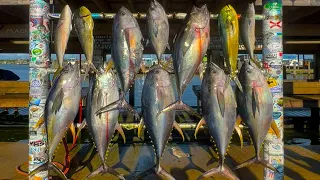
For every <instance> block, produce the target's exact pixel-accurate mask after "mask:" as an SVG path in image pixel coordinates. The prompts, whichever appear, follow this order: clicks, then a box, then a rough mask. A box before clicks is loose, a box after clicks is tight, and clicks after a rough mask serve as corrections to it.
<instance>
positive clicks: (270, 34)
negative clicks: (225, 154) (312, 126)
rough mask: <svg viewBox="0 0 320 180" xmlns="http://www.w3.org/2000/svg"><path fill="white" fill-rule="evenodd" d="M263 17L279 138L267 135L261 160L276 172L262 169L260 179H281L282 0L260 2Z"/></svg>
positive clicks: (264, 45)
mask: <svg viewBox="0 0 320 180" xmlns="http://www.w3.org/2000/svg"><path fill="white" fill-rule="evenodd" d="M262 5H263V15H264V16H265V19H264V20H263V22H262V33H263V58H262V59H263V60H264V63H267V64H268V67H270V69H269V72H270V74H271V76H272V78H274V79H275V80H276V81H277V86H275V87H273V88H271V92H272V95H273V103H274V105H273V118H274V120H275V122H276V123H277V125H278V128H279V130H280V134H281V138H280V139H277V137H276V136H275V135H273V134H271V133H268V135H267V137H266V140H265V144H264V159H265V160H266V161H268V162H269V163H270V164H272V165H273V166H274V167H275V168H277V169H278V171H279V173H278V172H273V171H272V170H269V169H268V168H265V169H264V179H265V180H267V179H268V180H270V179H272V180H273V179H277V180H278V179H283V178H284V172H283V171H284V150H283V105H281V103H278V102H281V101H282V100H283V67H282V53H283V45H282V0H262Z"/></svg>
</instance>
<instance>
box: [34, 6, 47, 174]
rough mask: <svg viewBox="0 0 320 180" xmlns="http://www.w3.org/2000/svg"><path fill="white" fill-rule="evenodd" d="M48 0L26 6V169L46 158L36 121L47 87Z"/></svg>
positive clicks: (41, 130)
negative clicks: (27, 66) (27, 40)
mask: <svg viewBox="0 0 320 180" xmlns="http://www.w3.org/2000/svg"><path fill="white" fill-rule="evenodd" d="M48 2H49V1H48V0H30V6H29V8H30V9H29V13H30V17H29V32H30V34H29V42H30V43H29V53H30V62H29V83H30V91H29V96H30V98H29V99H30V103H29V173H30V172H31V171H33V170H34V169H36V168H37V167H39V166H40V165H42V164H45V163H46V162H47V161H48V155H47V149H48V148H47V145H46V143H47V134H46V131H45V127H44V126H41V127H40V128H38V129H36V128H35V125H36V124H37V123H38V122H39V121H40V119H41V116H42V115H43V114H44V105H45V102H46V98H47V95H48V91H49V76H48V71H47V69H48V67H49V57H50V52H49V50H50V47H49V46H50V23H49V18H48V16H47V14H48V13H49V3H48ZM29 178H32V179H48V171H43V172H41V173H37V174H36V175H35V176H34V177H29Z"/></svg>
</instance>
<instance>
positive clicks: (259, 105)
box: [236, 61, 276, 171]
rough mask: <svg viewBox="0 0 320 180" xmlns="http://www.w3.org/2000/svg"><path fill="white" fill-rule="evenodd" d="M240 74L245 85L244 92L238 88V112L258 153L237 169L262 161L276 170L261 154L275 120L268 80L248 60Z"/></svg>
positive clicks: (243, 85) (240, 78)
mask: <svg viewBox="0 0 320 180" xmlns="http://www.w3.org/2000/svg"><path fill="white" fill-rule="evenodd" d="M238 76H239V80H240V82H241V84H242V87H243V91H242V92H241V91H240V90H239V89H236V98H237V103H238V104H239V106H238V112H239V114H240V116H241V118H242V119H243V120H244V122H245V124H246V125H247V126H248V128H249V134H250V137H251V139H252V141H253V145H254V148H255V153H256V154H255V156H254V157H253V158H252V159H250V160H248V161H246V162H244V163H242V164H240V165H238V166H237V167H236V169H239V168H243V167H245V166H248V165H250V164H252V163H260V164H262V165H264V166H265V167H267V168H269V169H271V170H274V171H275V170H276V169H275V168H274V167H273V166H272V165H271V164H269V163H268V162H267V161H265V160H263V159H261V158H260V156H259V154H260V150H261V146H262V143H263V141H264V138H265V137H266V135H267V133H268V130H269V129H270V127H271V125H272V121H273V117H272V114H273V99H272V94H271V91H270V89H269V87H268V83H267V80H266V78H265V76H264V74H263V73H262V72H261V71H260V70H259V69H258V68H257V67H256V66H252V65H250V64H249V62H248V61H245V62H244V64H243V65H242V67H241V70H240V73H239V75H238ZM273 128H275V127H273Z"/></svg>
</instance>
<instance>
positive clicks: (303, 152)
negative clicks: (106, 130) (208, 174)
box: [0, 143, 320, 180]
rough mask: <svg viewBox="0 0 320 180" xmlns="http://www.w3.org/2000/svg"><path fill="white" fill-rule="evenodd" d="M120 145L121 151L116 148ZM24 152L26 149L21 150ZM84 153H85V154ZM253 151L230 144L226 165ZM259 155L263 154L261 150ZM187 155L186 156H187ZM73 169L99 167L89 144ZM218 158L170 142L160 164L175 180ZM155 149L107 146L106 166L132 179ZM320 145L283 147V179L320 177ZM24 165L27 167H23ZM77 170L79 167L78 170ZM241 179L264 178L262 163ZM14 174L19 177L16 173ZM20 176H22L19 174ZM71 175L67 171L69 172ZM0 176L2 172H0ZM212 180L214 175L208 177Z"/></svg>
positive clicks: (78, 152)
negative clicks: (179, 155)
mask: <svg viewBox="0 0 320 180" xmlns="http://www.w3.org/2000/svg"><path fill="white" fill-rule="evenodd" d="M119 146H120V151H119ZM21 153H24V154H25V155H26V154H27V152H21ZM92 153H93V156H92V157H93V159H92V160H91V161H90V163H89V164H87V166H85V167H84V168H83V169H81V170H80V171H79V172H76V169H78V168H79V167H81V166H79V164H81V163H82V162H84V161H87V160H88V159H89V156H90V155H92ZM177 153H180V154H181V156H182V157H180V158H178V157H177V156H175V155H174V154H177ZM85 154H88V155H87V156H86V157H84V156H85ZM253 154H254V149H253V147H252V146H245V147H244V148H243V149H242V150H241V149H240V147H239V146H235V145H232V146H231V148H230V150H229V156H227V159H226V165H227V166H228V167H230V168H233V167H234V166H235V165H237V164H238V163H241V162H243V161H245V160H247V159H249V158H251V157H252V156H253ZM261 154H262V153H261ZM187 155H189V157H187ZM56 157H57V158H56V159H55V160H56V161H58V162H63V159H62V157H63V147H59V149H58V150H57V153H56ZM71 157H72V161H71V164H72V168H71V169H70V172H71V174H73V175H72V177H71V178H72V179H77V180H78V179H79V180H81V179H85V177H86V176H87V175H89V174H90V172H92V171H93V170H95V169H96V168H97V167H98V166H100V160H99V157H98V156H97V154H96V153H95V150H93V148H92V146H91V145H89V144H86V145H81V146H78V147H76V148H75V149H74V150H73V151H72V154H71ZM213 157H217V156H216V154H215V153H214V151H213V149H212V148H211V147H209V146H208V145H199V144H195V143H185V144H170V143H169V145H168V146H167V148H166V150H165V153H164V156H163V159H162V161H161V165H162V167H163V168H164V169H165V170H167V171H168V172H169V173H171V174H172V175H173V176H174V177H175V178H176V179H177V180H188V179H190V180H194V179H196V178H197V177H199V176H200V175H201V174H202V173H203V172H205V171H206V170H209V169H210V168H213V167H216V166H217V160H216V159H215V158H213ZM153 158H154V151H153V148H152V146H151V144H139V143H137V144H135V145H123V144H115V145H114V146H113V147H111V149H110V153H109V156H108V159H107V164H108V166H111V167H113V168H114V169H115V170H116V171H118V172H119V173H122V174H124V176H125V178H126V179H129V180H131V179H134V176H135V175H137V174H139V173H141V172H142V171H144V170H147V169H148V168H150V167H152V166H153V165H154V162H153ZM319 167H320V146H319V145H313V146H305V147H302V146H295V145H286V146H285V168H284V171H285V179H288V180H291V179H294V180H299V179H308V180H312V179H314V180H319V179H320V168H319ZM25 168H26V167H25ZM78 170H79V169H78ZM235 173H236V175H237V176H238V177H239V178H240V179H245V180H247V179H248V180H254V179H263V167H262V166H261V165H252V166H250V167H249V168H243V169H240V170H238V171H235ZM16 177H20V175H19V176H16ZM21 177H22V176H21ZM69 177H70V174H69ZM0 179H2V178H1V175H0ZM92 179H97V180H99V179H117V178H115V177H114V176H112V175H109V174H105V175H103V176H100V175H97V176H95V177H94V178H92ZM145 179H159V178H158V177H156V176H154V175H150V176H147V177H146V178H145ZM209 179H213V178H209ZM214 179H226V178H224V177H223V176H221V175H216V176H214Z"/></svg>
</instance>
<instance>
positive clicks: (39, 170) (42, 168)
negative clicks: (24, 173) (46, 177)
mask: <svg viewBox="0 0 320 180" xmlns="http://www.w3.org/2000/svg"><path fill="white" fill-rule="evenodd" d="M48 165H49V162H46V163H44V164H42V165H41V166H39V167H37V168H36V169H35V170H33V171H31V172H30V173H29V177H30V178H32V177H33V176H34V175H36V174H38V173H40V172H43V171H46V170H48Z"/></svg>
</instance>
